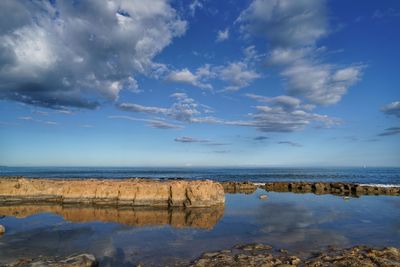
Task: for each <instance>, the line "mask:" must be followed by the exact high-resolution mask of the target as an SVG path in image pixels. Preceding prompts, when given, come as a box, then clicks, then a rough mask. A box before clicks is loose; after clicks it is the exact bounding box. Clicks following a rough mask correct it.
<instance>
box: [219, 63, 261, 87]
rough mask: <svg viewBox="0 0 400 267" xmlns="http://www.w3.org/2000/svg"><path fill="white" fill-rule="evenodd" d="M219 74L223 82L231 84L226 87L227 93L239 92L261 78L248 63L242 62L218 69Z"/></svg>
mask: <svg viewBox="0 0 400 267" xmlns="http://www.w3.org/2000/svg"><path fill="white" fill-rule="evenodd" d="M218 74H219V75H218V77H219V78H220V79H221V80H223V81H225V82H227V83H228V84H229V85H228V86H226V87H225V91H238V90H240V89H242V88H243V87H247V86H249V85H250V83H251V82H252V81H253V80H255V79H257V78H259V77H260V74H258V73H257V72H256V71H254V70H252V69H251V68H250V67H249V66H248V64H247V63H245V62H241V61H239V62H232V63H229V64H228V65H226V66H220V67H218Z"/></svg>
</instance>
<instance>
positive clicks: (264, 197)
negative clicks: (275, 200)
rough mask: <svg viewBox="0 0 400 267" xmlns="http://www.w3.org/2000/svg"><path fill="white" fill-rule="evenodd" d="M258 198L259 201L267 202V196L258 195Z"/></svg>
mask: <svg viewBox="0 0 400 267" xmlns="http://www.w3.org/2000/svg"><path fill="white" fill-rule="evenodd" d="M258 198H259V199H261V200H267V199H268V196H267V195H260V196H259V197H258Z"/></svg>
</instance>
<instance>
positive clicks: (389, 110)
mask: <svg viewBox="0 0 400 267" xmlns="http://www.w3.org/2000/svg"><path fill="white" fill-rule="evenodd" d="M381 111H382V112H383V113H385V114H386V115H393V116H396V117H398V118H400V101H395V102H392V103H389V104H387V105H385V106H384V107H382V109H381Z"/></svg>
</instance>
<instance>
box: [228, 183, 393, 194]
mask: <svg viewBox="0 0 400 267" xmlns="http://www.w3.org/2000/svg"><path fill="white" fill-rule="evenodd" d="M222 186H223V187H224V190H225V193H231V194H233V193H253V192H254V191H255V190H256V189H257V188H262V189H265V190H267V191H271V192H293V193H314V194H319V195H322V194H333V195H340V196H362V195H390V196H399V195H400V186H390V187H384V186H377V185H360V184H353V183H322V182H317V183H311V182H272V183H265V184H254V183H251V182H222Z"/></svg>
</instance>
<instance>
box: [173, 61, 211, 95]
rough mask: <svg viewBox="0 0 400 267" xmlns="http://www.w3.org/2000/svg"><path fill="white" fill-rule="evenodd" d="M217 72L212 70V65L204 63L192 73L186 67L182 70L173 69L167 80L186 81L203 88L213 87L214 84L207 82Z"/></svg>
mask: <svg viewBox="0 0 400 267" xmlns="http://www.w3.org/2000/svg"><path fill="white" fill-rule="evenodd" d="M214 76H215V74H214V73H213V72H212V71H211V69H210V65H207V64H206V65H204V66H202V67H200V68H198V69H197V71H196V72H195V73H192V72H191V71H190V70H189V69H187V68H184V69H181V70H176V71H171V72H170V73H169V74H168V76H167V78H166V79H167V80H168V81H172V82H178V83H186V84H190V85H192V86H195V87H199V88H202V89H212V85H211V84H209V83H206V82H205V81H207V80H208V79H210V78H212V77H214Z"/></svg>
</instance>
